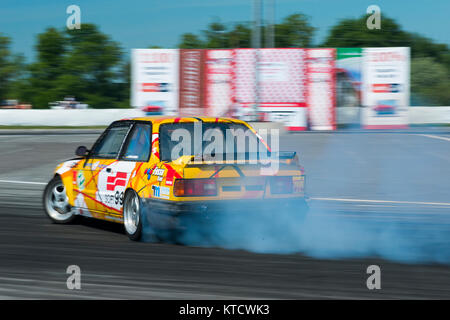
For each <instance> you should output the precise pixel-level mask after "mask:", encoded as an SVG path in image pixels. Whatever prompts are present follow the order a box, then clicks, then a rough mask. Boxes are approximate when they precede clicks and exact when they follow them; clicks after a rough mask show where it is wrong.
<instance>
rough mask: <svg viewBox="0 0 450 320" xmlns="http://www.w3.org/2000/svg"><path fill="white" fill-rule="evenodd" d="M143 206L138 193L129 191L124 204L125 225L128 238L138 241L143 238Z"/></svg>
mask: <svg viewBox="0 0 450 320" xmlns="http://www.w3.org/2000/svg"><path fill="white" fill-rule="evenodd" d="M141 212H142V205H141V199H140V198H139V196H138V195H137V193H136V191H134V190H128V191H127V192H126V194H125V199H124V203H123V224H124V227H125V233H126V234H127V236H128V238H130V239H131V240H133V241H138V240H140V239H141V237H142V214H141Z"/></svg>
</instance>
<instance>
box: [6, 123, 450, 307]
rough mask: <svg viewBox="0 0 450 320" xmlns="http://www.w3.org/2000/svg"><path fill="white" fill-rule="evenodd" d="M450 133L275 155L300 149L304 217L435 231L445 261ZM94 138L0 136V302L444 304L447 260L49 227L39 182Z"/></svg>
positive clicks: (376, 137) (285, 139) (373, 137)
mask: <svg viewBox="0 0 450 320" xmlns="http://www.w3.org/2000/svg"><path fill="white" fill-rule="evenodd" d="M449 133H450V132H449V131H446V130H441V131H438V132H436V133H432V134H426V133H423V134H422V133H401V134H393V133H377V134H364V133H361V134H358V133H348V134H327V133H326V134H322V133H302V134H294V135H287V136H282V137H281V149H282V150H296V151H298V152H299V154H300V158H301V161H302V163H303V164H304V165H305V167H306V170H307V175H308V180H307V183H308V185H307V187H308V190H309V193H310V196H311V197H312V198H313V200H312V204H311V214H316V213H317V214H318V215H320V214H322V215H324V216H326V215H327V214H328V215H339V216H340V219H344V221H347V220H349V221H350V220H351V219H360V220H364V221H366V222H367V221H368V222H369V223H373V224H374V225H378V226H380V225H381V226H382V227H383V226H384V225H385V224H386V225H388V224H390V223H392V222H393V221H396V223H401V225H402V226H403V225H405V227H404V228H410V229H412V230H413V232H412V235H411V233H408V235H407V236H408V237H412V238H411V239H413V240H414V239H415V238H414V236H415V235H416V237H417V240H420V239H419V237H420V233H417V232H416V231H419V230H424V229H427V230H431V233H426V234H425V235H426V236H427V237H430V234H440V235H444V236H443V237H441V238H438V239H435V242H434V243H433V245H436V246H437V247H438V251H439V252H440V253H442V250H443V251H444V252H443V253H444V258H448V252H450V247H449V243H450V236H449V235H450V183H449V178H450V134H449ZM96 138H97V135H95V134H69V135H67V134H66V135H57V134H54V135H36V134H33V135H17V134H16V135H0V298H2V299H11V298H12V299H64V298H76V299H109V298H118V299H260V298H263V299H265V298H269V299H278V298H281V299H328V298H341V299H360V298H363V299H380V298H383V299H386V298H387V299H399V298H412V299H416V298H431V299H439V298H446V299H448V298H450V264H449V263H448V260H444V262H439V261H433V259H431V261H430V260H429V259H428V260H427V259H424V260H423V261H421V260H420V259H419V260H416V261H413V262H411V261H402V258H400V259H397V257H396V256H395V254H394V255H393V256H392V259H390V258H389V257H388V258H386V257H385V256H381V257H380V256H379V255H378V256H377V255H376V254H373V255H371V254H368V255H366V254H362V255H360V256H359V257H352V256H351V255H350V257H333V256H330V257H327V256H326V255H325V257H323V256H322V257H317V256H315V255H314V254H312V255H311V254H309V253H308V252H291V253H287V254H271V253H254V252H250V251H248V250H242V249H226V248H221V247H217V246H214V247H202V246H181V245H174V244H165V243H143V242H141V243H135V242H131V241H129V240H128V238H127V237H126V235H125V234H124V233H123V231H122V228H121V226H120V225H117V224H113V223H103V222H99V221H94V220H89V219H83V220H82V221H81V222H80V223H78V224H74V225H64V226H62V225H54V224H52V223H50V221H49V220H48V219H47V218H46V217H45V215H44V212H43V209H42V204H41V194H42V190H43V188H44V185H43V184H42V183H44V182H47V181H48V180H49V179H50V178H51V174H52V171H53V169H54V167H55V166H56V164H57V163H58V162H61V161H63V160H65V159H68V158H70V157H72V155H73V152H74V150H75V148H76V147H77V146H78V145H87V146H90V145H91V144H92V142H93V141H94V140H95V139H96ZM323 212H328V213H325V214H324V213H323ZM330 212H331V213H330ZM319 232H320V230H319ZM323 232H327V231H325V230H324V231H323ZM356 240H357V239H356ZM422 240H423V239H422ZM330 245H331V243H330ZM244 249H245V246H244ZM430 250H431V249H430ZM447 250H448V252H447V255H445V254H446V252H445V251H447ZM69 265H78V266H79V267H80V268H81V272H82V275H81V283H82V288H81V290H68V289H67V287H66V279H67V277H68V275H67V274H66V269H67V267H68V266H69ZM369 265H378V266H380V268H381V272H382V273H381V286H382V288H381V289H380V290H368V289H367V286H366V280H367V278H368V274H367V273H366V269H367V267H368V266H369Z"/></svg>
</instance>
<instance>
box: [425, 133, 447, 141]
mask: <svg viewBox="0 0 450 320" xmlns="http://www.w3.org/2000/svg"><path fill="white" fill-rule="evenodd" d="M418 136H422V137H427V138H432V139H440V140H445V141H450V138H446V137H441V136H435V135H432V134H418Z"/></svg>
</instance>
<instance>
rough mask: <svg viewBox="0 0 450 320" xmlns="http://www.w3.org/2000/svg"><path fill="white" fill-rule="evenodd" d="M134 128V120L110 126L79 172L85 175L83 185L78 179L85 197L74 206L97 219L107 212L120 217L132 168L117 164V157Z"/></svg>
mask: <svg viewBox="0 0 450 320" xmlns="http://www.w3.org/2000/svg"><path fill="white" fill-rule="evenodd" d="M131 127H132V122H131V121H118V122H114V123H113V124H111V125H110V126H109V127H108V129H106V130H105V132H104V133H103V134H102V135H101V136H100V138H99V139H98V140H97V142H96V143H95V144H94V146H93V147H92V150H91V151H90V152H89V156H88V157H87V158H86V159H85V160H84V161H85V162H84V163H83V165H82V166H81V172H78V176H81V175H82V177H80V179H81V182H78V181H79V178H78V177H77V185H78V188H79V189H80V192H79V194H81V195H82V196H81V197H77V198H76V199H75V205H76V206H77V207H84V208H86V209H88V211H89V212H90V213H91V214H92V215H93V216H94V217H97V218H102V217H103V214H104V213H111V214H112V215H120V214H121V211H120V208H121V205H120V202H121V199H120V195H121V194H122V193H123V191H124V190H125V187H126V183H127V180H128V178H129V173H130V172H131V170H132V168H130V167H126V166H125V167H124V166H120V165H118V162H119V160H118V157H119V155H120V152H121V150H122V148H123V145H124V144H125V141H126V138H127V136H128V134H129V132H130V130H131ZM98 213H101V215H98Z"/></svg>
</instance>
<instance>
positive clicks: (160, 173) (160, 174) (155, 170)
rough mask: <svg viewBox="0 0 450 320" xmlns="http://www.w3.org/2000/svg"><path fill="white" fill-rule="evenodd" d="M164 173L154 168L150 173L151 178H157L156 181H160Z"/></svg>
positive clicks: (160, 169)
mask: <svg viewBox="0 0 450 320" xmlns="http://www.w3.org/2000/svg"><path fill="white" fill-rule="evenodd" d="M165 172H166V170H165V169H162V168H155V169H154V170H153V172H152V176H157V177H158V181H162V179H163V177H164V173H165Z"/></svg>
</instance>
